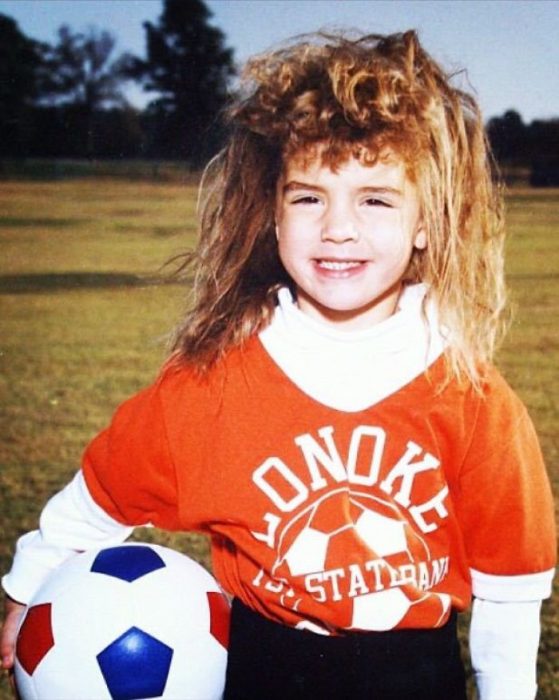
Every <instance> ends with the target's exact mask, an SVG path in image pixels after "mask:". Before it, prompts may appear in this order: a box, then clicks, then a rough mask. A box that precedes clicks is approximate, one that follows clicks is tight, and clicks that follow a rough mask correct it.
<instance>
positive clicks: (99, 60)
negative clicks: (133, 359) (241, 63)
mask: <svg viewBox="0 0 559 700" xmlns="http://www.w3.org/2000/svg"><path fill="white" fill-rule="evenodd" d="M211 17H212V14H211V12H210V10H209V9H208V7H207V6H206V4H205V3H204V1H203V0H163V2H162V10H161V15H160V16H159V18H158V20H157V21H156V22H155V23H151V22H145V23H144V30H145V41H146V58H139V57H137V56H134V55H132V54H130V53H123V54H120V55H117V54H116V38H115V36H114V35H113V34H112V33H111V32H109V31H107V30H102V29H98V28H95V27H90V28H89V29H87V30H85V31H79V32H76V31H74V30H72V28H71V27H69V26H66V25H63V26H61V27H60V29H59V30H58V33H57V36H56V42H55V43H53V44H48V43H45V42H39V41H36V40H34V39H32V38H30V37H27V36H25V35H24V34H23V32H22V31H21V29H20V28H19V27H18V25H17V23H16V22H15V21H14V20H13V19H12V18H10V17H8V16H7V15H2V14H0V133H1V134H2V138H1V139H0V158H4V159H6V158H17V159H20V158H30V157H33V158H79V159H82V158H89V159H93V158H95V159H117V158H119V159H120V158H144V159H157V160H162V159H168V160H181V161H186V162H188V163H189V164H190V165H192V166H193V167H198V166H199V165H200V164H201V163H203V162H204V161H205V160H207V159H208V158H209V157H210V156H211V155H212V154H213V153H215V152H216V150H217V149H218V148H219V146H220V145H221V143H222V140H223V137H224V133H223V125H222V123H221V121H220V114H221V112H222V110H223V107H224V105H225V104H226V101H227V94H228V90H229V89H230V88H231V82H232V79H233V78H234V76H235V67H234V60H233V50H232V49H231V48H229V47H227V45H226V38H225V35H224V34H223V32H221V31H220V30H219V29H218V28H216V27H214V26H212V25H211V24H210V20H211ZM131 83H134V84H136V85H138V86H141V88H142V89H143V90H144V91H145V92H146V93H147V94H148V95H151V97H152V99H151V100H149V101H148V103H147V106H146V107H145V108H143V109H138V108H137V107H134V106H132V105H131V104H130V103H129V102H128V101H127V100H126V98H125V92H126V87H127V86H128V85H130V84H131ZM487 134H488V138H489V141H490V143H491V145H492V147H493V150H494V153H495V155H496V157H497V160H498V162H499V163H500V164H501V165H502V166H504V168H505V169H515V168H530V169H531V172H532V180H533V182H534V184H543V185H545V184H559V118H558V119H550V120H535V121H532V122H531V123H529V124H526V123H524V122H523V120H522V117H521V116H520V114H518V113H517V112H516V111H513V110H509V111H507V112H505V113H504V114H503V115H502V116H500V117H493V118H492V119H490V120H489V122H488V123H487Z"/></svg>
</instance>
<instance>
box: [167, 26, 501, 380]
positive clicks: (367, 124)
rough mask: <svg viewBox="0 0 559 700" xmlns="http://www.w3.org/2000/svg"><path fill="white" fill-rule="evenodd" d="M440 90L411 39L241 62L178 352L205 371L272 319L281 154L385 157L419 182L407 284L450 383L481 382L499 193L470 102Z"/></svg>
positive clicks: (493, 337)
mask: <svg viewBox="0 0 559 700" xmlns="http://www.w3.org/2000/svg"><path fill="white" fill-rule="evenodd" d="M451 83H452V78H451V76H449V75H447V74H446V73H445V72H444V71H443V70H442V68H441V67H440V66H439V65H438V64H437V63H436V62H435V61H434V60H433V59H432V58H431V57H430V56H429V55H428V54H427V53H426V52H425V51H424V49H423V48H422V47H421V45H420V43H419V40H418V38H417V35H416V33H415V32H413V31H408V32H405V33H402V34H400V33H399V34H392V35H387V36H380V35H359V36H352V35H347V34H341V33H340V34H325V33H319V34H314V35H305V36H303V37H299V38H297V39H295V40H294V41H293V42H291V43H288V44H286V45H284V46H282V47H281V48H279V49H277V50H274V51H271V52H268V53H265V54H262V55H259V56H256V57H255V58H253V59H252V60H250V61H249V62H248V64H247V66H246V68H245V71H244V73H243V76H242V80H241V85H240V88H239V92H238V95H237V97H236V99H235V100H234V101H233V102H232V104H231V106H230V107H229V109H228V113H227V120H228V124H229V128H230V138H229V141H228V144H227V146H226V147H225V148H224V149H223V151H222V152H221V153H219V154H218V155H217V156H216V157H215V158H214V160H213V161H212V162H211V163H210V164H209V166H208V168H207V169H206V172H205V174H204V177H203V181H202V185H201V198H200V239H199V245H198V247H197V250H196V251H194V253H192V254H191V255H190V256H188V259H187V261H186V262H185V266H184V269H188V270H193V271H194V287H193V294H194V299H193V304H192V306H191V310H190V311H189V313H188V314H187V315H186V318H185V319H184V322H183V323H182V325H181V326H180V328H179V329H178V332H177V335H176V338H175V345H174V350H175V354H176V356H179V357H182V358H184V357H186V358H188V360H189V361H191V362H193V363H194V364H195V365H196V366H197V367H198V368H200V369H201V370H204V369H207V368H208V367H209V366H211V365H212V364H213V363H214V362H215V361H216V360H217V359H218V358H219V357H220V356H221V355H222V354H223V352H224V351H225V350H226V349H227V348H229V347H230V346H231V345H238V344H241V343H242V342H243V341H245V340H246V339H247V338H248V337H249V336H250V335H252V334H253V333H255V332H257V331H258V330H260V329H261V328H262V327H264V326H265V325H266V324H267V323H268V322H269V319H270V317H271V314H272V311H273V308H274V304H275V292H276V290H277V288H278V287H279V286H281V285H284V284H289V283H290V280H289V278H288V275H287V273H286V271H285V270H284V268H283V266H282V264H281V261H280V259H279V257H278V252H277V244H276V237H275V231H274V205H275V195H276V184H277V181H278V178H279V177H280V175H281V173H282V169H283V167H284V164H285V162H286V161H287V160H289V159H290V158H292V157H294V156H295V155H297V154H301V153H305V152H311V151H312V150H313V149H315V152H319V153H320V155H321V158H322V160H323V162H324V163H326V164H328V165H330V166H331V167H336V165H339V164H341V163H342V162H343V161H345V160H347V158H348V157H350V156H354V157H357V158H359V159H360V160H361V161H362V162H366V163H374V162H375V160H376V159H377V158H379V157H382V155H383V153H386V152H387V151H390V152H393V153H395V154H396V155H397V156H399V157H400V158H401V159H402V160H403V162H404V163H405V165H406V169H407V174H408V177H409V178H410V179H411V180H412V181H413V182H414V183H415V185H416V187H417V188H418V192H419V195H420V201H421V208H422V222H423V226H424V228H425V231H426V233H427V241H428V243H427V248H426V249H425V250H421V251H419V250H418V251H415V252H414V255H413V257H412V261H411V264H410V270H409V274H408V276H407V280H408V281H410V282H414V281H422V282H425V283H426V284H427V286H428V297H429V298H433V299H434V300H435V301H436V305H437V308H438V311H439V316H440V321H441V324H442V326H443V327H444V328H445V329H446V333H447V335H448V340H449V351H448V353H447V356H448V367H449V376H458V377H463V376H467V377H468V378H469V379H470V380H472V381H473V382H474V384H476V385H478V384H479V379H480V367H481V366H483V364H484V363H486V362H488V361H490V360H491V359H492V356H493V353H494V350H495V347H496V343H497V342H498V340H499V339H500V337H501V335H502V332H503V322H502V318H503V310H504V307H505V290H504V273H503V242H504V240H503V239H504V226H503V217H502V197H501V193H500V188H499V187H498V185H496V184H495V182H494V168H493V162H492V159H491V155H490V151H489V148H488V145H487V141H486V136H485V131H484V127H483V122H482V118H481V114H480V111H479V108H478V106H477V103H476V101H475V99H474V98H473V97H472V96H471V95H470V94H468V93H466V92H464V91H462V90H460V89H458V88H456V87H453V86H452V84H451ZM317 147H318V148H319V150H317Z"/></svg>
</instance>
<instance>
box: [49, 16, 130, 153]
mask: <svg viewBox="0 0 559 700" xmlns="http://www.w3.org/2000/svg"><path fill="white" fill-rule="evenodd" d="M115 46H116V39H115V37H114V36H113V35H112V34H111V33H110V32H108V31H105V30H99V29H97V28H96V27H89V28H88V29H87V31H85V32H77V33H75V32H73V31H72V30H71V28H70V27H68V26H67V25H62V26H61V27H60V29H59V30H58V42H57V43H56V44H55V45H54V46H49V47H45V49H44V63H43V70H42V79H41V85H40V88H41V99H40V104H41V105H42V106H43V107H47V108H53V107H54V108H56V109H57V110H58V111H59V112H60V113H61V114H62V115H63V121H65V123H67V124H73V125H75V127H76V128H77V129H78V132H79V133H78V134H74V138H73V142H81V143H82V144H83V148H82V149H81V150H82V153H78V154H76V155H86V156H92V155H94V145H95V134H94V126H95V121H96V117H95V115H96V113H97V112H99V111H100V110H104V109H110V108H114V107H122V106H124V105H125V104H126V101H125V99H124V97H123V94H122V83H123V80H124V79H125V77H126V76H125V72H126V71H125V66H126V65H127V61H128V57H127V55H122V56H120V57H117V58H113V53H114V49H115ZM76 137H77V141H76Z"/></svg>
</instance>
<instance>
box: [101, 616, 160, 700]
mask: <svg viewBox="0 0 559 700" xmlns="http://www.w3.org/2000/svg"><path fill="white" fill-rule="evenodd" d="M172 658H173V650H172V649H171V648H170V647H168V646H167V645H166V644H163V642H160V641H159V640H158V639H156V638H155V637H152V636H151V635H150V634H147V633H146V632H143V631H142V630H141V629H139V628H138V627H131V628H130V629H129V630H128V631H127V632H125V633H124V634H123V635H121V636H120V637H119V638H118V639H115V641H114V642H112V643H111V644H109V646H108V647H106V648H105V649H103V651H102V652H101V653H100V654H98V655H97V662H98V664H99V667H100V669H101V673H102V674H103V677H104V678H105V683H106V684H107V688H108V690H109V693H110V694H111V698H112V700H143V698H158V697H160V696H161V695H163V691H164V690H165V684H166V682H167V677H168V675H169V669H170V667H171V660H172Z"/></svg>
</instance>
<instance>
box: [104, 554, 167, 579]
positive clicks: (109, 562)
mask: <svg viewBox="0 0 559 700" xmlns="http://www.w3.org/2000/svg"><path fill="white" fill-rule="evenodd" d="M164 567H165V562H164V561H163V559H161V557H160V556H159V554H157V552H155V551H154V550H153V549H151V547H145V546H141V545H134V546H132V545H124V546H122V545H121V546H120V547H109V548H108V549H103V550H102V551H100V552H99V554H98V555H97V556H96V557H95V560H94V562H93V564H92V565H91V571H93V572H95V573H98V574H106V575H107V576H114V578H118V579H121V580H122V581H128V582H129V583H130V582H132V581H136V579H139V578H141V577H142V576H145V575H146V574H150V573H151V572H152V571H156V570H157V569H162V568H164Z"/></svg>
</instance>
